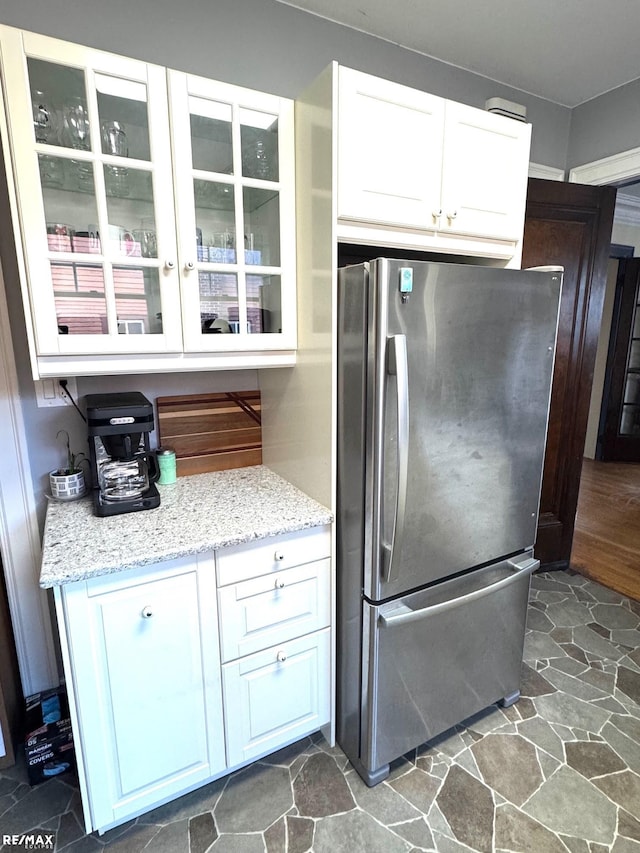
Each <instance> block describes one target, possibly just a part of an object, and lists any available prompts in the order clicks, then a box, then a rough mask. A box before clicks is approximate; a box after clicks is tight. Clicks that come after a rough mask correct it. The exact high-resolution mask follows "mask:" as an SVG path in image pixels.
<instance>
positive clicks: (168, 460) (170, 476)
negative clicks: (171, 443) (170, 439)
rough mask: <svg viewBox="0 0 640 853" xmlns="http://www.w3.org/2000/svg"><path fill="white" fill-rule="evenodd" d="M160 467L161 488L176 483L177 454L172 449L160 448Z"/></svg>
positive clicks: (158, 451) (158, 455) (158, 452)
mask: <svg viewBox="0 0 640 853" xmlns="http://www.w3.org/2000/svg"><path fill="white" fill-rule="evenodd" d="M156 456H157V458H158V466H159V467H160V477H159V479H158V485H159V486H167V485H169V483H175V481H176V452H175V450H172V449H171V448H170V447H159V448H158V449H157V450H156Z"/></svg>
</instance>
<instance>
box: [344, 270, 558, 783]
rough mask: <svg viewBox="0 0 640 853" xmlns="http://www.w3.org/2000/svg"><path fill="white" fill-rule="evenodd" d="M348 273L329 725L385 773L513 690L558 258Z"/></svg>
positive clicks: (515, 693) (349, 749)
mask: <svg viewBox="0 0 640 853" xmlns="http://www.w3.org/2000/svg"><path fill="white" fill-rule="evenodd" d="M338 279H339V285H338V328H339V334H338V401H339V404H338V524H337V543H338V547H337V568H338V589H337V604H338V649H337V655H338V657H337V662H338V685H337V700H338V708H337V711H338V713H337V733H338V737H337V739H338V742H339V744H340V745H341V747H342V748H343V750H344V751H345V753H346V754H347V756H348V757H349V759H350V760H351V761H352V763H353V764H354V766H355V767H356V769H357V770H358V772H359V773H360V775H361V776H362V778H363V779H364V780H365V781H366V782H367V784H369V785H375V784H376V783H377V782H379V781H381V780H382V779H384V778H385V777H386V776H387V774H388V773H389V762H390V761H392V760H394V759H395V758H398V757H399V756H401V755H403V754H404V753H406V752H408V751H409V750H411V749H413V748H414V747H417V746H418V745H420V744H422V743H424V742H425V741H428V740H430V739H431V738H433V737H434V736H436V735H438V734H440V733H442V732H444V731H445V730H446V729H448V728H450V727H451V726H453V725H455V724H457V723H459V722H462V721H463V720H465V719H466V718H468V717H469V716H471V715H473V714H475V713H476V712H478V711H480V710H482V709H483V708H486V707H488V706H489V705H491V704H493V703H495V702H501V703H502V704H504V705H508V704H511V703H512V702H515V701H516V700H517V699H518V697H519V685H520V670H521V664H522V652H523V644H524V632H525V622H526V612H527V600H528V593H529V582H530V575H531V573H532V572H533V571H534V570H535V569H536V568H537V567H538V565H539V563H538V561H537V560H536V559H535V558H534V555H533V544H534V542H535V538H536V527H537V520H538V506H539V499H540V488H541V480H542V466H543V457H544V448H545V440H546V432H547V422H548V412H549V401H550V389H551V378H552V372H553V363H554V351H555V340H556V329H557V321H558V310H559V299H560V290H561V283H562V281H561V280H562V274H561V272H559V271H557V270H555V271H534V270H506V269H493V268H488V267H479V266H470V265H465V264H441V263H430V262H423V261H417V262H416V261H398V260H389V259H385V258H379V259H376V260H374V261H371V262H369V263H365V264H360V265H357V266H351V267H346V268H344V269H342V270H340V271H339V277H338Z"/></svg>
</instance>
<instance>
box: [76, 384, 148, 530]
mask: <svg viewBox="0 0 640 853" xmlns="http://www.w3.org/2000/svg"><path fill="white" fill-rule="evenodd" d="M85 404H86V408H87V426H88V428H89V455H90V459H91V473H92V479H93V502H94V508H95V513H96V515H101V516H105V515H118V514H119V513H122V512H135V511H136V510H141V509H153V508H154V507H157V506H160V495H159V493H158V489H157V488H156V486H155V481H156V480H157V479H158V476H159V469H158V464H157V461H156V457H155V454H154V453H153V452H152V451H151V450H150V448H149V433H150V432H151V430H152V429H153V427H154V420H153V405H152V404H151V403H150V402H149V400H147V398H146V397H145V396H144V394H140V392H139V391H129V392H123V393H119V394H87V396H86V397H85Z"/></svg>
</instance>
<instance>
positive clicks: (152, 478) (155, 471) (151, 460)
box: [145, 450, 160, 483]
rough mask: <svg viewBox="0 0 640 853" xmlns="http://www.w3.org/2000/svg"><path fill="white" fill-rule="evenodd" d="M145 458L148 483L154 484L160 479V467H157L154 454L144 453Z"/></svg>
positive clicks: (156, 458) (156, 459)
mask: <svg viewBox="0 0 640 853" xmlns="http://www.w3.org/2000/svg"><path fill="white" fill-rule="evenodd" d="M145 456H146V457H147V462H148V464H149V482H150V483H155V482H156V480H157V479H158V478H159V477H160V466H159V465H158V457H157V456H156V454H155V453H154V452H153V451H152V450H150V451H149V453H145Z"/></svg>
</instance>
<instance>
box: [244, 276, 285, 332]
mask: <svg viewBox="0 0 640 853" xmlns="http://www.w3.org/2000/svg"><path fill="white" fill-rule="evenodd" d="M281 331H282V290H281V284H280V276H279V275H254V274H253V273H252V274H251V275H247V332H249V333H250V334H274V333H279V332H281Z"/></svg>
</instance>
